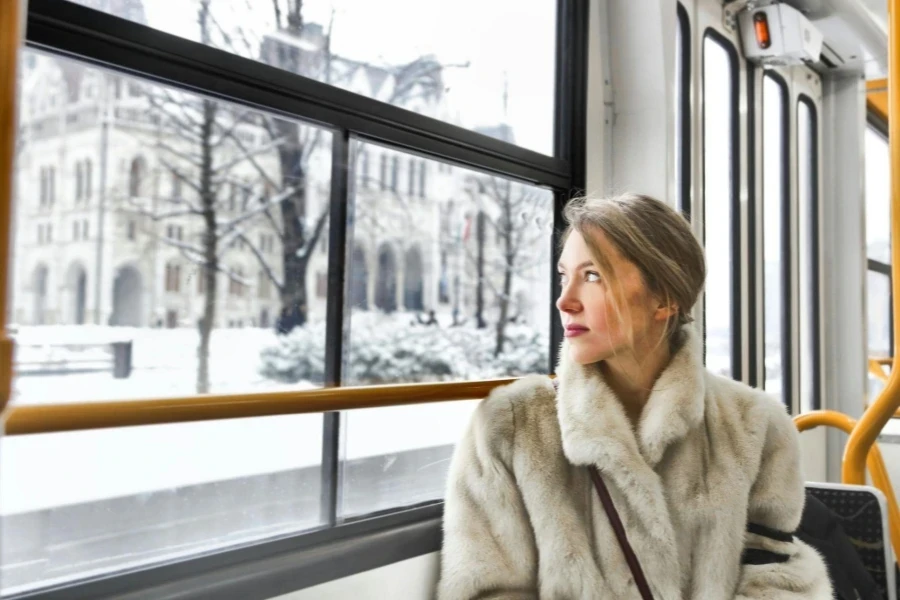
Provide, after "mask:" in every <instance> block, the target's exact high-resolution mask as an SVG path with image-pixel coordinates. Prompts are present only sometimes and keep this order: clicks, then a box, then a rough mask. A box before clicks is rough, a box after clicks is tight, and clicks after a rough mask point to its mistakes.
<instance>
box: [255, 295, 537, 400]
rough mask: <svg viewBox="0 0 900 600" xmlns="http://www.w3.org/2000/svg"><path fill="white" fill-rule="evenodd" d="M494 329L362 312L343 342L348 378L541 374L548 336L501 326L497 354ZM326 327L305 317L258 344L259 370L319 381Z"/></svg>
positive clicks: (322, 371) (394, 380)
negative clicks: (305, 320)
mask: <svg viewBox="0 0 900 600" xmlns="http://www.w3.org/2000/svg"><path fill="white" fill-rule="evenodd" d="M495 336H496V331H495V329H494V328H492V327H489V328H486V329H475V328H472V327H448V326H437V325H434V326H427V325H422V324H420V323H418V322H417V321H416V319H415V317H414V316H413V315H410V314H404V313H400V314H394V315H384V314H381V313H377V312H359V313H355V314H354V315H353V318H352V321H351V329H350V340H349V344H348V345H347V347H345V354H346V356H347V364H346V365H345V374H344V381H345V383H347V384H349V385H354V384H357V385H358V384H378V383H401V382H416V381H448V380H460V379H483V378H491V377H508V376H515V375H524V374H527V373H546V372H547V366H548V358H547V356H548V355H547V351H548V341H547V335H546V334H545V333H539V332H536V331H534V330H532V329H531V328H529V327H526V326H522V325H510V326H508V327H507V329H506V343H505V348H504V352H503V353H502V354H501V355H500V356H498V357H494V348H495V343H496V338H495ZM324 356H325V326H324V323H321V322H317V323H308V324H307V325H305V326H304V327H298V328H296V329H294V330H293V331H292V332H291V333H290V334H288V335H286V336H282V337H281V338H279V340H278V341H277V342H276V344H274V345H272V346H270V347H268V348H265V349H264V350H263V351H262V355H261V361H262V365H261V368H260V371H261V373H262V375H263V376H264V377H267V378H270V379H275V380H278V381H284V382H297V381H302V380H306V381H309V382H310V383H313V384H321V383H322V382H323V381H324V375H325V361H324Z"/></svg>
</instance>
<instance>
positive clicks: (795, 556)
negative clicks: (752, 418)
mask: <svg viewBox="0 0 900 600" xmlns="http://www.w3.org/2000/svg"><path fill="white" fill-rule="evenodd" d="M765 402H766V413H767V414H768V417H769V418H768V427H767V429H766V434H765V437H766V440H765V444H764V447H763V453H762V459H761V464H760V469H759V473H758V475H757V478H756V481H755V482H754V484H753V487H752V489H751V493H750V503H749V507H748V514H747V521H748V522H747V532H746V534H745V536H744V553H743V557H742V565H741V576H740V581H739V583H738V590H737V596H736V598H737V600H762V599H763V598H765V599H766V600H820V599H821V600H831V599H832V590H831V582H830V580H829V578H828V570H827V568H826V566H825V561H824V560H823V559H822V557H821V556H820V555H819V554H818V553H817V552H816V551H815V550H814V549H813V548H811V547H810V546H808V545H806V544H805V543H803V542H801V541H800V540H799V539H798V538H796V537H795V536H794V535H793V532H794V531H795V530H796V529H797V527H798V526H799V525H800V518H801V516H802V514H803V504H804V501H805V490H804V485H803V477H802V475H801V471H800V445H799V436H798V433H797V430H796V428H795V427H794V424H793V422H792V421H791V419H790V417H788V415H787V414H786V413H785V411H784V408H783V406H782V405H781V403H780V402H775V401H771V400H770V399H768V398H766V399H765Z"/></svg>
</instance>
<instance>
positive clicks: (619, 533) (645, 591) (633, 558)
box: [589, 465, 653, 600]
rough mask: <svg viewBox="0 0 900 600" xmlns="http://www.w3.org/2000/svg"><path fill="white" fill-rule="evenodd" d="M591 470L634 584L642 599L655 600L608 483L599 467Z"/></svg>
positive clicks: (595, 486) (591, 467)
mask: <svg viewBox="0 0 900 600" xmlns="http://www.w3.org/2000/svg"><path fill="white" fill-rule="evenodd" d="M589 470H590V472H591V479H592V480H593V481H594V488H595V489H596V490H597V495H598V496H600V503H601V504H602V505H603V510H605V511H606V516H607V517H608V518H609V524H610V525H612V528H613V531H614V532H615V533H616V538H617V539H618V540H619V547H620V548H622V553H623V554H624V555H625V562H627V563H628V568H629V569H631V575H632V577H634V583H635V584H636V585H637V588H638V591H640V593H641V598H643V600H653V594H652V593H650V586H649V585H648V584H647V578H646V577H644V571H643V570H642V569H641V563H640V562H639V561H638V558H637V555H635V553H634V550H632V549H631V544H629V543H628V536H626V535H625V527H624V526H623V525H622V519H621V518H619V512H618V511H617V510H616V505H615V504H613V501H612V498H611V497H610V495H609V490H608V489H606V483H604V482H603V478H602V477H601V476H600V471H598V470H597V467H595V466H593V465H591V466H590V467H589Z"/></svg>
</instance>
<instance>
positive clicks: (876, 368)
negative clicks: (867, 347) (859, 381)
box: [869, 356, 894, 383]
mask: <svg viewBox="0 0 900 600" xmlns="http://www.w3.org/2000/svg"><path fill="white" fill-rule="evenodd" d="M893 364H894V359H893V358H879V357H875V356H870V357H869V374H870V375H872V376H873V377H874V378H875V379H877V380H878V381H880V382H881V383H887V382H888V379H889V378H890V375H888V374H887V373H885V372H884V367H890V366H892V365H893Z"/></svg>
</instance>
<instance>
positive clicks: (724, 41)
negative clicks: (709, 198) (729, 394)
mask: <svg viewBox="0 0 900 600" xmlns="http://www.w3.org/2000/svg"><path fill="white" fill-rule="evenodd" d="M707 40H710V41H712V42H713V43H715V44H718V45H719V46H720V47H721V48H722V49H723V50H724V51H725V52H726V54H728V57H729V61H730V65H729V66H730V67H731V78H730V79H731V81H730V83H731V91H730V93H731V98H730V99H731V107H730V113H731V174H732V177H731V198H729V200H730V203H729V210H730V211H731V273H730V279H731V281H730V284H731V304H732V306H733V307H734V308H733V310H732V313H731V374H730V377H731V378H732V379H734V380H735V381H742V380H743V360H742V348H743V339H742V338H743V335H742V332H743V329H742V327H743V324H742V319H741V315H742V311H743V299H742V294H741V291H742V290H741V260H740V259H741V241H742V240H741V129H740V128H741V123H740V114H741V111H740V101H741V95H740V92H741V89H740V88H741V83H740V77H739V75H740V65H739V60H740V56H739V54H738V52H737V49H736V48H735V46H734V44H733V43H732V42H731V40H729V39H728V38H727V37H725V36H724V35H722V33H721V32H719V31H718V30H716V29H715V28H713V27H707V28H706V29H705V30H704V31H703V37H702V38H701V46H702V47H704V50H705V45H706V41H707ZM700 56H701V67H700V71H701V72H700V85H701V96H702V105H703V113H702V115H701V122H700V129H701V133H700V136H701V138H703V140H704V142H705V139H706V77H705V70H706V52H705V51H701V53H700ZM706 150H707V149H706V144H705V143H704V144H703V156H701V157H700V160H701V161H702V164H703V178H702V181H700V182H699V185H700V188H701V190H702V192H703V194H702V198H703V227H702V228H701V232H702V234H703V235H702V240H703V247H704V249H705V248H706V216H707V211H706V164H707V163H706ZM706 314H707V302H706V293H705V292H704V299H703V339H704V350H703V353H704V354H703V355H704V361H705V359H706V344H705V341H706V332H707V323H706Z"/></svg>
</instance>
